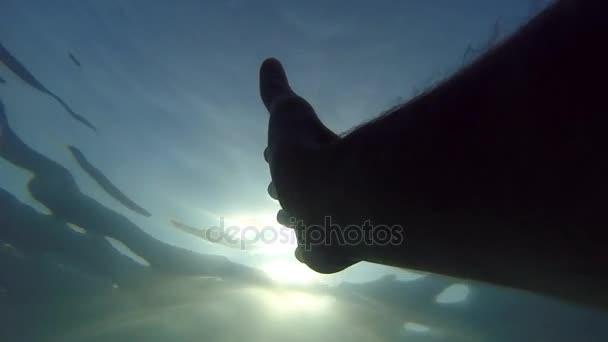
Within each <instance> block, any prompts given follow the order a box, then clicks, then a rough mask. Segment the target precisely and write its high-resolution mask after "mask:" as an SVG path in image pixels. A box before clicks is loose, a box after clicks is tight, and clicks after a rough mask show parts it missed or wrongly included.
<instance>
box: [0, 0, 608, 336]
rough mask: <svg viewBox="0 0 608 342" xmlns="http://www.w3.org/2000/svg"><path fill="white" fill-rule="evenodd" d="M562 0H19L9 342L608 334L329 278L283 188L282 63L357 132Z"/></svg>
mask: <svg viewBox="0 0 608 342" xmlns="http://www.w3.org/2000/svg"><path fill="white" fill-rule="evenodd" d="M551 3H552V1H543V0H512V1H504V0H462V1H448V0H433V1H423V0H403V1H396V0H379V1H362V0H354V1H337V0H336V1H321V0H313V1H292V0H284V1H278V0H263V1H246V0H224V1H219V0H218V1H206V0H179V1H169V0H0V341H6V342H13V341H14V342H18V341H286V340H287V341H291V342H296V341H349V342H354V341H370V342H371V341H608V311H606V307H605V306H604V307H595V306H593V305H591V306H588V305H580V304H576V303H571V302H568V301H565V300H561V299H560V298H556V297H554V296H547V295H543V294H542V293H533V292H529V291H525V290H520V289H514V288H510V287H506V286H495V285H490V284H487V283H484V282H480V281H475V280H470V279H465V278H458V277H450V276H446V275H440V274H435V273H431V272H422V271H421V270H416V269H407V268H399V267H391V266H387V265H381V264H376V263H371V262H358V263H355V264H354V265H352V266H350V267H348V268H346V269H344V270H341V271H340V272H324V273H331V274H323V273H318V272H316V271H314V270H313V269H311V268H309V267H308V266H307V265H306V264H305V263H302V262H300V261H299V260H298V259H299V257H297V256H296V255H294V250H296V247H297V246H298V242H297V238H296V235H295V233H294V230H293V229H290V228H288V227H285V226H283V225H281V224H279V223H278V222H277V212H278V211H279V209H281V206H280V205H279V202H277V200H275V199H273V198H276V197H277V196H276V194H275V196H273V194H272V193H273V189H272V186H271V187H269V185H268V184H269V183H270V182H271V173H270V172H269V169H268V164H267V163H266V162H265V161H264V155H265V148H266V146H267V141H268V132H267V131H268V117H269V115H268V111H267V110H266V108H265V107H264V103H263V101H262V100H261V99H260V85H259V82H260V81H259V72H260V65H261V64H262V62H263V61H264V60H265V59H266V58H268V57H276V58H277V59H279V60H280V61H281V62H282V63H283V65H284V66H285V68H286V70H287V71H288V73H289V78H290V82H291V85H292V87H293V88H294V89H296V90H297V92H298V93H299V94H302V96H304V97H306V98H307V99H308V100H309V101H310V103H311V104H312V105H313V106H314V107H315V108H316V112H317V113H319V116H320V117H321V119H322V121H323V122H324V123H325V125H327V127H329V128H330V129H331V130H332V131H334V132H338V133H342V132H347V131H349V130H350V129H352V127H357V126H359V125H361V124H363V123H365V122H368V121H370V120H371V119H373V118H375V117H376V116H377V115H379V114H381V113H383V112H385V111H387V110H389V109H391V108H393V107H395V106H398V105H400V104H401V103H404V102H407V101H408V100H410V99H413V98H415V97H417V96H419V95H420V94H424V92H425V91H427V89H429V88H432V87H434V86H435V85H437V84H438V83H439V82H441V81H443V80H445V79H446V78H448V77H450V76H451V75H452V74H454V73H456V72H458V71H459V70H460V69H462V68H463V67H465V66H467V65H468V64H470V63H472V62H474V61H475V60H476V59H477V58H479V57H480V56H481V55H482V54H484V53H485V52H486V51H488V50H489V49H491V48H492V47H493V46H495V45H496V44H500V42H501V41H503V40H504V39H506V38H507V37H509V36H510V35H511V34H513V33H514V32H516V31H517V30H518V29H519V28H520V27H521V26H522V25H524V24H525V23H526V22H528V21H529V20H530V19H531V18H532V17H534V16H536V15H537V14H539V13H541V11H543V9H544V8H546V7H547V6H550V4H551ZM269 110H270V109H269ZM269 192H270V195H269ZM433 253H435V252H433ZM436 253H437V255H441V250H437V251H436ZM564 281H565V282H567V281H568V279H564ZM604 296H605V294H604Z"/></svg>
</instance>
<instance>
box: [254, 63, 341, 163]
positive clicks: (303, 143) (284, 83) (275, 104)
mask: <svg viewBox="0 0 608 342" xmlns="http://www.w3.org/2000/svg"><path fill="white" fill-rule="evenodd" d="M260 95H261V97H262V101H263V102H264V105H265V106H266V109H268V112H269V113H270V122H269V127H268V146H269V149H270V153H272V152H273V150H274V149H276V148H277V147H281V148H283V147H315V146H318V145H321V144H324V143H328V142H330V141H333V140H335V139H336V138H337V135H336V134H334V133H333V132H332V131H330V130H329V129H328V128H327V127H325V126H324V125H323V123H321V121H320V120H319V118H318V117H317V114H316V113H315V111H314V109H313V108H312V106H311V105H310V104H309V103H308V102H307V101H306V100H304V99H303V98H301V97H300V96H298V95H297V94H296V93H295V92H294V91H293V90H292V89H291V87H290V86H289V81H288V80H287V76H286V74H285V70H284V69H283V66H282V65H281V62H279V61H278V60H277V59H275V58H268V59H267V60H265V61H264V63H262V67H261V68H260Z"/></svg>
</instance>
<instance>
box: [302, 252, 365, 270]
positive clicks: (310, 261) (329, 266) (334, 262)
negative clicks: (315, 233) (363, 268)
mask: <svg viewBox="0 0 608 342" xmlns="http://www.w3.org/2000/svg"><path fill="white" fill-rule="evenodd" d="M296 258H297V259H298V260H299V261H300V262H303V263H305V264H306V265H307V266H308V267H310V268H311V269H312V270H313V271H316V272H319V273H322V274H332V273H337V272H340V271H342V270H344V269H345V268H348V267H350V266H352V265H354V264H356V263H357V261H355V260H351V259H349V258H345V257H342V256H340V255H333V254H329V253H325V252H321V251H311V250H306V248H304V247H302V246H298V247H297V248H296Z"/></svg>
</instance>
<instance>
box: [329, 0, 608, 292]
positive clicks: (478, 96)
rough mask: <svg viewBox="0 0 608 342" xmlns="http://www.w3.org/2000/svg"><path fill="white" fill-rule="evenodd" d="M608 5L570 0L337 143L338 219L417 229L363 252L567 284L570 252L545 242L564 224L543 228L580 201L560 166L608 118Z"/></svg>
mask: <svg viewBox="0 0 608 342" xmlns="http://www.w3.org/2000/svg"><path fill="white" fill-rule="evenodd" d="M601 7H606V6H605V5H603V4H602V2H601V1H560V2H559V3H558V4H556V5H555V6H554V7H553V8H552V9H550V10H549V11H547V12H545V13H543V14H542V15H541V16H540V17H538V18H536V19H535V20H533V21H532V22H531V23H529V24H528V25H527V26H525V27H524V28H523V29H522V30H521V31H520V32H518V33H517V34H516V35H514V36H513V37H512V38H510V39H509V40H507V41H506V42H505V43H504V44H502V45H501V46H500V47H498V48H496V49H494V50H493V51H490V52H489V53H488V54H486V56H484V57H483V58H482V59H480V60H479V61H477V62H476V63H475V64H473V65H471V66H470V67H468V68H466V69H464V70H463V71H461V72H460V73H458V74H457V75H455V76H454V77H453V78H451V79H449V80H447V81H446V82H444V83H443V84H441V85H440V86H438V87H437V88H436V89H434V90H432V91H430V92H429V93H427V94H425V95H423V96H421V97H419V98H416V99H414V100H413V101H411V102H410V103H408V104H406V105H404V106H402V107H401V108H398V109H396V110H395V111H394V112H392V113H389V114H388V115H386V116H384V117H381V118H379V119H377V120H375V121H373V122H371V123H368V124H366V125H364V126H362V127H360V128H359V129H357V130H355V131H353V132H352V133H350V134H349V135H347V136H346V137H344V138H342V139H341V140H340V141H338V142H337V143H335V144H334V145H332V146H331V148H330V149H329V152H327V153H328V155H329V156H330V157H329V158H330V159H332V162H331V163H332V164H331V165H332V167H331V171H330V172H331V173H332V174H331V175H330V176H329V177H328V179H330V182H331V184H332V185H331V186H332V187H333V188H334V189H336V190H335V196H337V198H339V201H341V204H340V208H338V209H336V216H337V217H338V220H340V221H342V222H343V223H344V224H353V223H355V224H357V223H358V224H361V223H362V222H364V221H365V220H368V219H371V220H372V221H373V222H374V224H389V225H394V224H398V225H403V226H404V228H405V239H404V244H403V245H402V246H397V247H395V246H393V247H378V246H372V247H370V248H367V249H364V252H361V251H362V249H360V250H359V252H358V253H362V254H364V255H363V257H364V259H366V260H370V261H379V262H382V263H388V264H393V265H399V266H405V267H411V268H417V269H423V270H426V271H431V272H437V273H443V274H449V275H454V276H459V277H467V278H474V279H477V280H483V281H488V282H493V283H498V284H504V285H509V286H514V287H520V288H527V289H532V290H541V291H544V292H552V293H556V292H560V291H561V290H559V289H549V291H547V286H550V282H551V281H556V279H557V278H558V277H559V276H560V272H564V271H565V272H570V271H573V269H568V270H564V269H561V268H560V267H561V266H562V265H565V264H567V262H566V261H564V263H563V264H562V263H560V262H559V260H558V262H556V263H555V265H551V263H552V260H554V259H559V258H552V256H551V254H552V253H554V252H556V253H568V252H569V251H568V250H565V248H568V241H562V240H559V237H558V238H557V243H550V244H548V245H550V246H549V247H547V246H544V247H542V248H540V247H541V245H542V244H543V243H545V244H546V241H545V239H546V238H553V236H552V235H551V233H552V232H551V231H549V230H548V229H545V230H544V231H542V230H541V229H537V230H536V231H533V230H534V229H535V228H534V227H535V225H537V224H548V223H551V218H550V216H551V214H559V211H560V210H561V209H562V208H561V207H560V206H566V204H564V203H560V200H561V199H564V198H566V197H568V196H575V195H578V194H575V193H574V190H572V189H566V190H564V188H563V187H555V185H556V184H559V183H560V182H562V181H564V180H567V179H565V178H564V177H568V176H569V175H566V173H564V174H563V175H562V174H559V170H560V169H563V167H562V166H563V165H562V163H569V162H573V161H574V160H575V159H576V156H575V155H576V152H577V151H574V153H573V154H572V155H569V154H568V153H567V152H568V151H570V150H571V148H570V147H571V146H568V145H567V144H568V141H569V138H570V137H576V134H578V133H577V132H575V129H576V128H578V129H580V127H581V126H583V127H584V129H587V127H590V126H592V123H593V122H595V123H599V122H600V121H599V120H601V119H598V118H599V117H600V115H605V114H606V111H605V109H606V106H605V104H604V103H602V102H604V99H603V95H602V94H601V93H600V92H601V88H600V87H594V86H593V83H594V81H597V80H603V81H605V79H606V76H607V72H606V67H605V66H604V64H605V59H604V57H606V56H605V54H604V53H602V52H599V51H598V49H596V48H597V46H598V44H601V43H600V42H602V41H604V39H605V38H606V37H605V35H606V34H605V33H606V24H603V21H604V19H602V18H601V15H602V13H604V12H602V11H601ZM602 54H603V55H602ZM581 122H583V123H582V124H581ZM602 123H603V121H602ZM587 133H589V134H590V132H585V134H587ZM555 151H557V152H555ZM569 158H571V160H569ZM596 158H597V157H596ZM547 171H549V172H553V173H556V172H557V173H558V174H557V175H556V176H555V177H553V178H551V177H543V175H545V174H546V173H547ZM570 176H572V175H570ZM553 192H555V193H553ZM560 192H561V193H560ZM592 199H593V198H592ZM539 206H544V207H546V208H547V210H546V211H545V212H544V214H543V215H544V216H543V215H540V216H539V214H538V208H539ZM547 220H548V221H547ZM505 258H510V261H509V262H500V260H504V259H505ZM583 261H584V259H583ZM581 262H582V261H581ZM514 265H517V266H514ZM573 265H574V268H575V267H576V262H573ZM514 267H521V268H520V269H519V270H514ZM536 267H538V268H536ZM535 268H536V269H535ZM492 270H494V271H492ZM505 270H509V273H504V272H503V271H505ZM534 272H536V275H535V276H534V277H532V274H533V273H534ZM533 278H534V279H533Z"/></svg>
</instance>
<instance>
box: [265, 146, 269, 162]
mask: <svg viewBox="0 0 608 342" xmlns="http://www.w3.org/2000/svg"><path fill="white" fill-rule="evenodd" d="M264 160H265V161H266V162H267V163H270V149H269V148H268V147H266V148H265V149H264Z"/></svg>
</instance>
